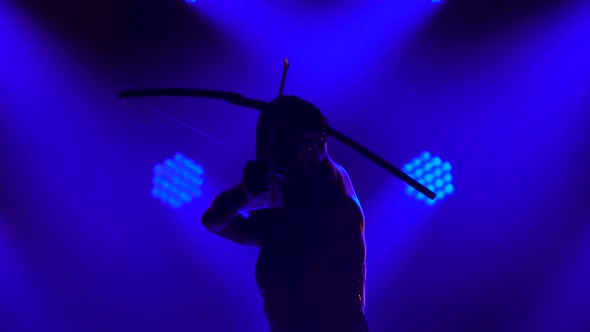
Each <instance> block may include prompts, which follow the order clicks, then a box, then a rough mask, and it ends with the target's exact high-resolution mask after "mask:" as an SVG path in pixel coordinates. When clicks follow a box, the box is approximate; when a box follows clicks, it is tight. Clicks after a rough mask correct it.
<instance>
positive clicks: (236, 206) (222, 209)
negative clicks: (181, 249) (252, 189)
mask: <svg viewBox="0 0 590 332" xmlns="http://www.w3.org/2000/svg"><path fill="white" fill-rule="evenodd" d="M249 201H250V196H249V195H248V194H247V193H246V192H245V191H244V189H243V186H242V184H239V185H237V186H235V187H233V188H231V189H229V190H226V191H224V192H222V193H221V194H219V195H217V197H215V199H214V200H213V203H212V204H211V206H210V207H209V208H208V209H207V210H206V211H205V213H203V216H202V217H201V223H202V224H203V226H205V228H206V229H207V230H208V231H209V232H211V233H219V231H221V230H222V229H224V228H225V227H227V226H228V224H229V223H230V222H231V221H232V220H233V219H235V218H237V217H239V216H240V214H239V211H240V209H241V208H243V207H244V205H246V204H247V203H248V202H249Z"/></svg>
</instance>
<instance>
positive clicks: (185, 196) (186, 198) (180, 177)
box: [151, 153, 205, 209]
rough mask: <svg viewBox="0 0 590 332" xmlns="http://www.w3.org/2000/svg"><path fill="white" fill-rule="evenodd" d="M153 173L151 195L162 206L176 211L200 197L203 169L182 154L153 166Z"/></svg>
mask: <svg viewBox="0 0 590 332" xmlns="http://www.w3.org/2000/svg"><path fill="white" fill-rule="evenodd" d="M153 171H154V177H153V178H152V184H153V187H152V191H151V194H152V197H153V198H156V199H159V200H160V202H161V203H162V204H166V205H169V206H170V207H172V208H173V209H177V208H180V207H181V206H182V205H183V204H186V203H189V202H191V201H192V200H193V199H194V198H196V197H200V196H201V195H202V191H201V186H202V185H203V178H202V176H203V174H204V173H205V169H204V168H203V166H201V165H199V164H196V163H195V162H194V161H193V160H191V159H188V158H187V157H185V156H184V155H183V154H182V153H177V154H176V155H174V158H168V159H166V160H165V161H164V162H163V163H162V164H157V165H155V166H154V168H153Z"/></svg>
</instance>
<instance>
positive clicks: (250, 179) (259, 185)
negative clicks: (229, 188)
mask: <svg viewBox="0 0 590 332" xmlns="http://www.w3.org/2000/svg"><path fill="white" fill-rule="evenodd" d="M269 180H270V179H269V163H268V162H265V161H259V160H250V161H248V162H247V163H246V167H244V171H243V173H242V188H243V189H244V192H245V193H246V194H247V195H248V196H250V197H255V196H258V195H260V194H261V193H263V192H265V191H269V190H270V181H269Z"/></svg>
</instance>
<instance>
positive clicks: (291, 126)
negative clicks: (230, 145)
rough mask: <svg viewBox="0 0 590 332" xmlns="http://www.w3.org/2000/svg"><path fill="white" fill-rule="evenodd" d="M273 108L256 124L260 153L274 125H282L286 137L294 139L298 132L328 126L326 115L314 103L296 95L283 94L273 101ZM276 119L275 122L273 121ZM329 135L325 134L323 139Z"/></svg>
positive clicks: (259, 118) (319, 129) (258, 150)
mask: <svg viewBox="0 0 590 332" xmlns="http://www.w3.org/2000/svg"><path fill="white" fill-rule="evenodd" d="M271 106H272V107H271V109H270V110H268V111H263V112H262V113H261V114H260V116H259V117H258V122H257V124H256V152H257V154H258V155H261V154H262V151H263V150H264V149H265V147H266V146H268V144H269V142H270V140H271V132H272V128H273V125H278V126H280V127H281V133H282V134H284V137H283V138H284V139H287V140H289V139H292V138H293V135H294V134H296V133H297V132H302V131H308V130H314V131H315V130H317V131H320V132H321V131H322V130H323V128H325V127H328V126H329V123H328V120H327V119H326V117H324V115H323V114H322V112H321V111H320V110H319V108H317V107H316V106H315V105H314V104H312V103H310V102H308V101H305V100H303V99H301V98H299V97H296V96H283V97H279V98H276V99H274V100H273V101H272V102H271ZM273 121H274V122H273ZM326 138H327V135H323V140H325V139H326Z"/></svg>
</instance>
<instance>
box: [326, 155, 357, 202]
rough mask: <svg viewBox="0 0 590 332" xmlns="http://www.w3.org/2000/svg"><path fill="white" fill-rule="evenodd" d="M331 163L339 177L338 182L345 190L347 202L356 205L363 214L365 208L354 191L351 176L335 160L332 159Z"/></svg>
mask: <svg viewBox="0 0 590 332" xmlns="http://www.w3.org/2000/svg"><path fill="white" fill-rule="evenodd" d="M330 163H331V164H332V165H333V167H334V169H335V171H336V174H337V176H338V180H339V182H340V183H341V185H342V189H343V190H344V193H345V195H346V199H345V201H347V202H353V203H355V204H356V206H357V207H358V209H359V210H360V212H361V213H362V211H363V208H362V206H361V203H360V201H359V199H358V197H357V195H356V192H355V190H354V185H353V184H352V180H351V179H350V175H348V172H347V171H346V169H345V168H344V167H343V166H342V165H340V164H338V163H337V162H335V161H334V160H332V159H330Z"/></svg>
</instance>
